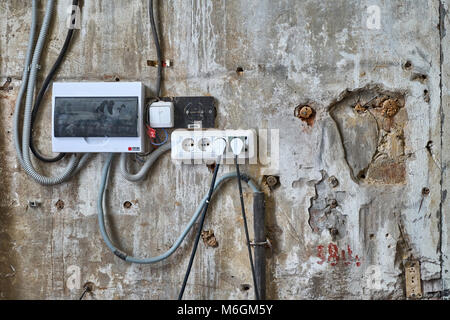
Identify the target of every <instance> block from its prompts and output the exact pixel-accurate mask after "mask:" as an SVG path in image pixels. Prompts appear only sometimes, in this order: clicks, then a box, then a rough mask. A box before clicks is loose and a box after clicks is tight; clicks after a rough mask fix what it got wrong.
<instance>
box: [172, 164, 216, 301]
mask: <svg viewBox="0 0 450 320" xmlns="http://www.w3.org/2000/svg"><path fill="white" fill-rule="evenodd" d="M219 167H220V158H219V160H218V161H217V164H216V168H215V169H214V174H213V178H212V181H211V187H210V188H209V192H208V197H207V200H206V203H205V206H204V207H203V213H202V216H201V218H200V219H201V220H200V225H199V227H198V232H197V236H196V237H195V242H194V247H193V248H192V253H191V257H190V259H189V264H188V268H187V271H186V274H185V276H184V280H183V285H182V286H181V290H180V294H179V295H178V300H181V299H183V294H184V290H185V289H186V284H187V281H188V279H189V274H190V273H191V269H192V264H193V263H194V258H195V254H196V252H197V247H198V242H199V240H200V236H201V234H202V230H203V224H204V223H205V218H206V212H207V211H208V206H209V202H210V201H211V196H212V194H213V191H214V185H215V184H216V178H217V172H218V171H219Z"/></svg>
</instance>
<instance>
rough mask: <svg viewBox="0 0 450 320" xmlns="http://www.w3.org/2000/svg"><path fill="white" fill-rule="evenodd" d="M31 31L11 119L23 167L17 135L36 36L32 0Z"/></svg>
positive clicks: (34, 6) (35, 11) (21, 162)
mask: <svg viewBox="0 0 450 320" xmlns="http://www.w3.org/2000/svg"><path fill="white" fill-rule="evenodd" d="M31 7H32V9H31V29H30V37H29V39H28V47H27V53H26V56H25V66H24V68H23V75H22V85H21V86H20V90H19V94H18V95H17V99H16V106H15V108H14V118H13V128H14V145H15V147H16V151H17V154H18V155H19V162H20V164H21V166H22V167H23V166H24V164H23V159H22V156H21V155H22V151H21V146H20V139H19V135H18V130H17V129H18V127H19V121H20V109H21V107H22V101H23V94H24V93H25V89H26V88H27V84H28V76H29V71H30V70H29V66H30V64H31V58H32V55H33V44H34V38H35V36H36V20H37V0H33V1H32V2H31Z"/></svg>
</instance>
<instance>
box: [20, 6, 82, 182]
mask: <svg viewBox="0 0 450 320" xmlns="http://www.w3.org/2000/svg"><path fill="white" fill-rule="evenodd" d="M53 7H54V0H48V1H47V7H46V11H45V16H44V21H43V23H42V26H41V30H40V32H39V37H38V40H37V43H36V47H35V49H34V53H32V52H33V44H34V38H35V33H36V20H37V0H33V2H32V22H31V31H30V38H29V42H28V48H27V54H26V59H25V66H24V72H23V78H22V86H21V88H20V91H19V95H18V97H17V101H16V106H15V110H14V119H13V121H14V125H13V134H14V145H15V148H16V152H17V156H18V158H19V162H20V164H21V166H22V167H23V169H24V170H25V171H26V173H27V174H28V175H29V176H30V177H32V178H33V179H34V180H35V181H36V182H38V183H40V184H42V185H46V186H51V185H56V184H60V183H63V182H65V181H66V180H67V179H68V178H70V177H72V176H73V175H74V174H75V173H76V172H78V170H79V169H80V168H81V167H82V166H83V165H84V164H85V162H86V161H87V158H88V156H89V155H88V154H85V155H83V156H82V157H81V159H80V156H78V155H73V156H72V158H71V159H70V161H69V163H68V165H67V167H66V168H65V169H64V171H63V172H62V173H60V174H59V175H58V176H55V177H47V176H44V175H41V174H39V173H38V172H37V171H36V170H35V169H34V167H33V164H32V162H31V159H30V149H29V147H30V130H31V112H32V106H33V97H34V90H35V85H36V77H37V71H38V69H39V67H38V66H39V60H40V58H41V53H42V48H43V46H44V44H45V40H46V38H47V34H48V29H49V25H50V22H51V18H52V15H53ZM31 57H33V58H32V60H31ZM30 60H31V67H30V69H29V66H30ZM25 88H27V95H26V101H25V111H24V120H23V129H22V143H21V142H20V136H19V123H20V114H21V108H22V100H23V95H24V92H25Z"/></svg>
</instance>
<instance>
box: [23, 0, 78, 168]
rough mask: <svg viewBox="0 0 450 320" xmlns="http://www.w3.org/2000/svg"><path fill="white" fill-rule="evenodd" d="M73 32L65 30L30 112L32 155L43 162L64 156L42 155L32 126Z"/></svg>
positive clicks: (76, 1) (75, 0) (54, 160)
mask: <svg viewBox="0 0 450 320" xmlns="http://www.w3.org/2000/svg"><path fill="white" fill-rule="evenodd" d="M72 5H73V6H78V0H73V1H72ZM72 14H74V12H72ZM74 22H75V21H72V24H73V23H74ZM73 32H74V29H73V28H71V29H69V31H68V32H67V36H66V40H65V41H64V45H63V47H62V48H61V51H60V53H59V55H58V58H57V59H56V61H55V63H54V64H53V66H52V68H51V70H50V72H49V73H48V75H47V77H46V78H45V80H44V83H43V84H42V88H41V90H40V91H39V93H38V95H37V97H36V102H35V103H34V106H33V111H32V113H31V130H30V149H31V151H32V152H33V154H34V156H35V157H36V158H38V159H39V160H41V161H43V162H57V161H59V160H61V159H62V158H64V157H65V155H66V154H65V153H60V154H58V155H57V156H55V157H53V158H48V157H45V156H43V155H42V154H41V153H40V152H39V151H38V150H37V149H36V146H35V145H34V143H33V126H34V123H35V122H36V118H37V114H38V112H39V108H40V106H41V103H42V99H43V98H44V95H45V93H46V92H47V89H48V86H49V85H50V82H51V81H52V80H53V77H54V76H55V74H56V72H57V71H58V69H59V67H60V66H61V63H62V62H63V60H64V57H65V56H66V53H67V50H68V49H69V46H70V42H71V40H72V36H73Z"/></svg>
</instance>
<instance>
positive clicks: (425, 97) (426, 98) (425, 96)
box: [423, 89, 430, 102]
mask: <svg viewBox="0 0 450 320" xmlns="http://www.w3.org/2000/svg"><path fill="white" fill-rule="evenodd" d="M423 100H424V101H425V102H430V93H429V92H428V90H427V89H425V90H423Z"/></svg>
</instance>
